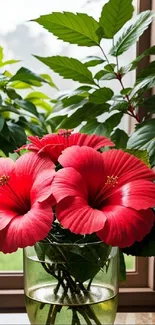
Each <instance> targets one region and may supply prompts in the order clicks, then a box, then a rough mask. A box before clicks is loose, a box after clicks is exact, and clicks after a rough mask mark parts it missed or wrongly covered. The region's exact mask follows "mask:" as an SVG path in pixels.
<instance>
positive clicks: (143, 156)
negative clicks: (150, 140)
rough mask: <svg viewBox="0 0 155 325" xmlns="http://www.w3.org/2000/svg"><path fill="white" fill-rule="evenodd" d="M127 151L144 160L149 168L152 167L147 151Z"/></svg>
mask: <svg viewBox="0 0 155 325" xmlns="http://www.w3.org/2000/svg"><path fill="white" fill-rule="evenodd" d="M125 151H126V152H128V153H130V154H131V155H133V156H135V157H137V158H139V159H140V160H142V161H143V162H144V163H145V164H146V165H147V166H148V167H151V166H150V160H149V154H148V152H147V150H139V149H126V150H125Z"/></svg>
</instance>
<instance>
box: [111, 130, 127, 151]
mask: <svg viewBox="0 0 155 325" xmlns="http://www.w3.org/2000/svg"><path fill="white" fill-rule="evenodd" d="M128 139H129V137H128V135H127V133H126V132H125V131H123V130H121V129H116V130H115V131H114V133H113V134H112V136H111V140H112V141H113V142H114V143H115V148H116V149H124V148H126V145H127V142H128Z"/></svg>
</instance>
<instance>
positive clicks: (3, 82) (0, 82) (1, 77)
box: [0, 74, 9, 87]
mask: <svg viewBox="0 0 155 325" xmlns="http://www.w3.org/2000/svg"><path fill="white" fill-rule="evenodd" d="M8 81H9V78H8V77H6V76H4V75H3V74H0V87H3V86H5V85H6V84H7V83H8Z"/></svg>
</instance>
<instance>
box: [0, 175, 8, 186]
mask: <svg viewBox="0 0 155 325" xmlns="http://www.w3.org/2000/svg"><path fill="white" fill-rule="evenodd" d="M9 179H10V176H8V175H2V176H1V177H0V186H4V185H5V184H7V183H8V181H9Z"/></svg>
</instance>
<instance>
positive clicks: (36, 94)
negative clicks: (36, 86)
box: [25, 91, 50, 100]
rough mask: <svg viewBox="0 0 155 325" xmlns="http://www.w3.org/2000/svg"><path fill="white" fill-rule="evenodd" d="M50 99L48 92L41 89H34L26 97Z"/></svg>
mask: <svg viewBox="0 0 155 325" xmlns="http://www.w3.org/2000/svg"><path fill="white" fill-rule="evenodd" d="M36 98H37V99H38V98H39V99H50V98H49V97H48V96H47V95H46V94H44V93H42V92H40V91H32V92H31V93H29V94H28V95H27V96H26V97H25V99H29V100H31V99H36Z"/></svg>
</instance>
